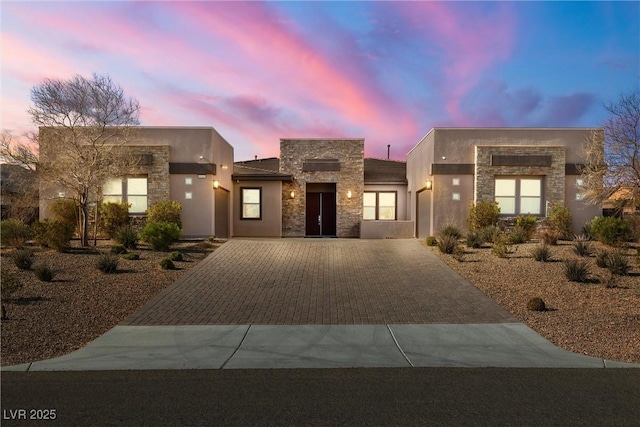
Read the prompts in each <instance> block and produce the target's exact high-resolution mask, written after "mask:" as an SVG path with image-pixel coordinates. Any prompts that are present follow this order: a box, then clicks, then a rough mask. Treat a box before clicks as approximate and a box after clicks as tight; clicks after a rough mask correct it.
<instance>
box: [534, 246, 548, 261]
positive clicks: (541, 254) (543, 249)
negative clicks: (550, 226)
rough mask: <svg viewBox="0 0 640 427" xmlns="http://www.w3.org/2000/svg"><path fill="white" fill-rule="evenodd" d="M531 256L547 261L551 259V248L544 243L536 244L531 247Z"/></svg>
mask: <svg viewBox="0 0 640 427" xmlns="http://www.w3.org/2000/svg"><path fill="white" fill-rule="evenodd" d="M531 256H532V257H533V259H535V260H536V261H540V262H549V261H550V260H551V250H550V249H549V246H547V245H545V244H542V245H537V246H534V247H533V248H532V249H531Z"/></svg>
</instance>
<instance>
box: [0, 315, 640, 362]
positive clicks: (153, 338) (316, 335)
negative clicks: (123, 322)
mask: <svg viewBox="0 0 640 427" xmlns="http://www.w3.org/2000/svg"><path fill="white" fill-rule="evenodd" d="M355 367H370V368H391V367H394V368H397V367H407V368H410V367H466V368H479V367H493V368H622V367H636V368H638V367H640V365H632V364H627V363H621V362H612V361H607V360H602V359H597V358H593V357H587V356H582V355H578V354H574V353H571V352H568V351H565V350H562V349H560V348H558V347H556V346H554V345H553V344H551V343H549V342H548V341H546V340H545V339H544V338H542V337H541V336H540V335H538V334H537V333H536V332H534V331H533V330H532V329H530V328H528V327H527V326H525V325H523V324H522V323H501V324H471V325H302V326H267V325H256V326H248V325H239V326H218V325H212V326H117V327H116V328H114V329H112V330H110V331H109V332H107V333H106V334H104V335H103V336H101V337H100V338H98V339H97V340H95V341H93V342H92V343H90V344H89V345H87V346H86V347H84V348H82V349H80V350H78V351H75V352H73V353H70V354H68V355H65V356H62V357H59V358H56V359H51V360H45V361H42V362H34V363H30V364H23V365H16V366H11V367H3V368H2V370H4V371H106V370H162V369H254V368H257V369H265V368H266V369H271V368H355Z"/></svg>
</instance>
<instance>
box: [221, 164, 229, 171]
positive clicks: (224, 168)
mask: <svg viewBox="0 0 640 427" xmlns="http://www.w3.org/2000/svg"><path fill="white" fill-rule="evenodd" d="M220 167H221V168H222V170H227V169H229V167H228V166H227V165H221V166H220Z"/></svg>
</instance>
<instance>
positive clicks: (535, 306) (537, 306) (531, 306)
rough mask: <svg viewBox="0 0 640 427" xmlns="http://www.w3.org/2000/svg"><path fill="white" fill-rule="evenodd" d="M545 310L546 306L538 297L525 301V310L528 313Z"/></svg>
mask: <svg viewBox="0 0 640 427" xmlns="http://www.w3.org/2000/svg"><path fill="white" fill-rule="evenodd" d="M546 309H547V306H546V304H545V303H544V301H543V300H542V298H540V297H534V298H531V299H530V300H529V301H527V310H529V311H545V310H546Z"/></svg>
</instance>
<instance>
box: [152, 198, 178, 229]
mask: <svg viewBox="0 0 640 427" xmlns="http://www.w3.org/2000/svg"><path fill="white" fill-rule="evenodd" d="M181 214H182V205H181V204H180V203H179V202H175V201H173V200H163V201H161V202H157V203H154V204H153V205H151V207H150V208H149V210H148V212H147V222H169V223H171V224H175V225H177V226H178V228H182V219H181Z"/></svg>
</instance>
